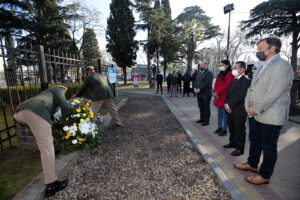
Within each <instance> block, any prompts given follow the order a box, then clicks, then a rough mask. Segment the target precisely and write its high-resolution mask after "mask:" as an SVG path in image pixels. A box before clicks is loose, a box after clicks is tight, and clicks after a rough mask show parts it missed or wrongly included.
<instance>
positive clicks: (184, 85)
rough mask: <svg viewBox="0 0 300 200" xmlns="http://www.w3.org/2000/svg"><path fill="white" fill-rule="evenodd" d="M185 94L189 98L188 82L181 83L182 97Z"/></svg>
mask: <svg viewBox="0 0 300 200" xmlns="http://www.w3.org/2000/svg"><path fill="white" fill-rule="evenodd" d="M186 93H187V95H188V96H190V82H188V83H183V96H184V95H185V94H186Z"/></svg>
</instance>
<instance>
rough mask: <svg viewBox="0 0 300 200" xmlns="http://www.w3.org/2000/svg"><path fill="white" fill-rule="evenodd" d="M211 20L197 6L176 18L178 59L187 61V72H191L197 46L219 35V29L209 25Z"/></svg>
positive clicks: (191, 7)
mask: <svg viewBox="0 0 300 200" xmlns="http://www.w3.org/2000/svg"><path fill="white" fill-rule="evenodd" d="M210 20H211V18H210V17H208V16H206V15H205V12H204V11H203V10H202V9H201V8H200V7H198V6H190V7H187V8H185V9H184V11H183V13H181V14H180V15H179V16H178V17H177V18H176V22H177V25H178V27H177V28H178V29H179V33H180V38H181V47H180V48H181V55H180V56H179V58H185V59H186V60H187V65H188V71H189V72H191V70H192V64H193V61H194V55H195V51H196V49H197V48H198V47H199V45H200V44H201V43H202V42H203V41H205V40H209V39H211V38H214V37H216V36H217V35H219V31H220V27H219V26H215V25H213V24H211V21H210Z"/></svg>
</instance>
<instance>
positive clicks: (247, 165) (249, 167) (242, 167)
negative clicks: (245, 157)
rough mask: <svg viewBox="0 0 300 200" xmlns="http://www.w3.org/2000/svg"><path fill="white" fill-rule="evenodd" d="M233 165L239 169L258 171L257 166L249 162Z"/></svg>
mask: <svg viewBox="0 0 300 200" xmlns="http://www.w3.org/2000/svg"><path fill="white" fill-rule="evenodd" d="M233 166H234V167H235V168H237V169H240V170H244V171H251V172H255V173H257V171H258V170H257V168H253V167H251V166H250V165H249V164H248V163H243V164H233Z"/></svg>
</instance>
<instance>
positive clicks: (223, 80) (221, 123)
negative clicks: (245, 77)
mask: <svg viewBox="0 0 300 200" xmlns="http://www.w3.org/2000/svg"><path fill="white" fill-rule="evenodd" d="M219 70H220V73H219V75H218V77H217V80H216V82H215V86H214V90H213V97H214V105H215V106H216V107H217V108H218V129H217V130H216V131H215V133H216V134H219V136H224V135H226V134H227V113H226V111H225V108H224V101H225V94H226V91H227V89H228V88H229V85H230V82H231V81H232V80H233V79H234V76H233V75H232V73H231V65H230V62H229V60H222V61H221V63H220V67H219Z"/></svg>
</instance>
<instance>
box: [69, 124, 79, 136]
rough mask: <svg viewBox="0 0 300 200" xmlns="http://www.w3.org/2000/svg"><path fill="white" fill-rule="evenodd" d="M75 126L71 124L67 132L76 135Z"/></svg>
mask: <svg viewBox="0 0 300 200" xmlns="http://www.w3.org/2000/svg"><path fill="white" fill-rule="evenodd" d="M76 131H77V126H71V127H69V132H70V133H71V134H72V135H73V136H74V135H76Z"/></svg>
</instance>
